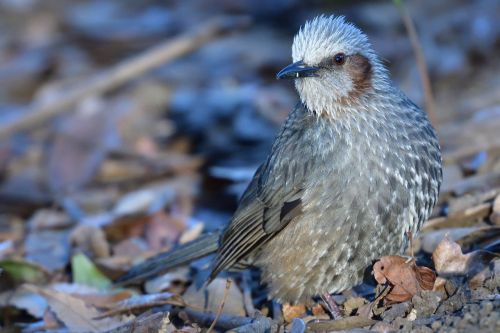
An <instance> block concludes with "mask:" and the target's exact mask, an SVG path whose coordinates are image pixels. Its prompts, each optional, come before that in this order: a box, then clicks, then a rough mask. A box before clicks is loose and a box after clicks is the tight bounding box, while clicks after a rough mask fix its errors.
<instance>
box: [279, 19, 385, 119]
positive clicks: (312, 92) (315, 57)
mask: <svg viewBox="0 0 500 333" xmlns="http://www.w3.org/2000/svg"><path fill="white" fill-rule="evenodd" d="M292 56H293V63H292V64H291V65H289V66H287V67H285V68H284V69H283V70H281V71H280V72H279V73H278V74H277V78H278V79H283V78H292V79H295V86H296V88H297V91H298V92H299V95H300V98H301V100H302V102H303V103H304V104H306V105H307V107H308V109H309V110H311V111H313V112H315V113H317V114H322V113H324V112H335V110H338V109H339V108H341V107H343V106H346V105H355V104H357V103H359V102H360V101H362V100H363V99H364V97H366V96H368V95H369V94H370V92H373V91H374V88H376V86H377V85H382V84H385V83H386V82H387V80H386V78H387V74H386V70H385V69H384V66H383V65H382V64H381V63H380V61H379V60H378V57H377V56H376V54H375V53H374V52H373V50H372V48H371V45H370V43H369V41H368V38H367V37H366V35H365V34H364V33H363V32H361V30H359V29H358V28H356V27H355V26H354V25H352V24H350V23H347V22H345V20H344V17H342V16H338V17H334V16H318V17H316V18H315V19H313V20H312V21H309V22H307V23H306V24H305V25H304V26H303V27H302V28H301V29H300V31H299V32H298V33H297V35H296V36H295V38H294V40H293V47H292Z"/></svg>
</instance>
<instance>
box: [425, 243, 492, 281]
mask: <svg viewBox="0 0 500 333" xmlns="http://www.w3.org/2000/svg"><path fill="white" fill-rule="evenodd" d="M498 257H499V256H498V255H497V254H495V253H492V252H488V251H482V250H478V251H474V252H471V253H467V254H463V253H462V249H461V248H460V245H458V244H457V243H456V242H454V241H452V240H450V239H448V237H445V238H443V240H442V241H441V242H440V243H439V244H438V246H437V247H436V249H435V250H434V252H433V253H432V260H433V261H434V266H435V267H436V272H437V273H438V275H439V276H440V277H442V278H445V279H446V278H447V277H451V276H461V275H463V276H466V277H467V278H468V279H469V286H470V287H471V288H477V287H479V286H480V285H482V283H483V282H484V280H485V279H486V278H487V274H486V273H487V272H486V271H485V270H488V264H489V262H490V261H491V260H492V259H494V258H498ZM442 284H443V281H440V285H442ZM436 287H437V286H436ZM436 287H435V288H436Z"/></svg>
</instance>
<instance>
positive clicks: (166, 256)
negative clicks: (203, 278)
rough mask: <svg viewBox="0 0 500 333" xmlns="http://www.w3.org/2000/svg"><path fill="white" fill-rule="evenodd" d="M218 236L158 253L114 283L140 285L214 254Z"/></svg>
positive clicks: (208, 235) (211, 234)
mask: <svg viewBox="0 0 500 333" xmlns="http://www.w3.org/2000/svg"><path fill="white" fill-rule="evenodd" d="M220 235H221V232H220V231H219V232H213V233H209V234H205V235H202V236H200V237H199V238H197V239H195V240H193V241H191V242H189V243H186V244H183V245H180V246H179V247H177V248H175V249H173V250H172V251H168V252H164V253H160V254H158V255H156V256H154V257H152V258H149V259H147V260H146V261H144V262H142V263H140V264H138V265H136V266H134V267H132V268H131V269H130V270H129V271H128V272H127V273H125V274H124V275H123V276H121V277H120V278H119V279H118V280H117V281H116V283H117V284H118V285H127V284H137V283H141V282H143V281H144V280H146V279H148V278H150V277H153V276H155V275H158V274H161V273H163V272H166V271H168V270H169V269H172V268H175V267H178V266H181V265H184V264H187V263H189V262H191V261H193V260H196V259H199V258H201V257H204V256H206V255H209V254H211V253H214V252H216V251H217V249H218V248H219V238H220Z"/></svg>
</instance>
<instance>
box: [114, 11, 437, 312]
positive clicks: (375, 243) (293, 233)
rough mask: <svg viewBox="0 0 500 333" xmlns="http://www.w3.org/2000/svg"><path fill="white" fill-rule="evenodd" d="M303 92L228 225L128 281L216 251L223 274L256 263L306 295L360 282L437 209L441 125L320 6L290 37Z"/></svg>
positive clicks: (276, 294)
mask: <svg viewBox="0 0 500 333" xmlns="http://www.w3.org/2000/svg"><path fill="white" fill-rule="evenodd" d="M292 59H293V61H292V63H291V64H290V65H288V66H286V67H285V68H284V69H283V70H281V71H280V72H279V73H278V74H277V78H278V79H291V80H293V81H294V84H295V88H296V90H297V92H298V95H299V98H300V101H299V102H298V104H297V106H296V107H295V108H294V109H293V110H292V111H291V112H290V113H289V115H288V117H287V119H286V120H285V122H284V124H283V125H282V127H281V129H280V131H279V133H278V134H277V137H276V139H275V141H274V143H273V145H272V149H271V152H270V154H269V155H268V157H267V159H266V160H265V161H264V162H263V163H262V164H261V165H260V167H259V168H258V169H257V171H256V172H255V175H254V176H253V178H252V180H251V182H250V183H249V185H248V187H247V188H246V190H245V191H244V193H243V195H242V197H241V198H240V201H239V204H238V207H237V209H236V211H235V213H234V215H233V217H232V219H231V220H230V222H229V224H228V225H227V227H225V229H224V230H222V231H220V232H215V233H211V234H206V235H203V236H201V237H200V238H199V239H197V240H195V241H193V242H191V243H188V244H185V245H181V246H180V247H178V248H177V249H174V250H173V251H170V252H166V253H162V254H160V255H158V256H156V257H153V258H152V259H149V260H146V261H145V262H143V263H142V264H139V265H138V266H136V267H133V268H132V269H131V270H130V271H129V272H128V273H126V274H125V275H124V276H123V277H122V278H121V279H120V280H119V282H121V283H131V282H134V281H135V282H137V281H140V280H141V279H142V280H143V279H145V278H147V277H149V276H152V275H156V274H158V273H160V272H163V271H165V270H168V269H170V268H173V267H176V266H179V265H181V264H185V263H186V262H189V261H191V260H194V259H197V258H200V257H202V256H206V255H208V254H211V253H216V255H215V258H214V260H213V264H212V267H211V273H210V278H209V279H210V280H212V279H214V278H215V277H216V276H217V275H218V274H219V273H220V272H222V271H227V270H238V269H244V268H246V267H252V266H253V267H257V268H259V269H260V271H261V280H262V283H263V284H265V285H267V287H268V290H269V297H270V298H273V299H275V300H276V301H278V302H289V303H292V304H296V303H308V302H309V300H310V299H312V298H314V297H316V296H321V295H330V294H334V293H340V292H342V291H345V290H347V289H349V288H351V287H353V286H355V285H357V284H359V283H360V282H361V281H362V279H363V275H364V272H365V270H366V269H367V268H368V267H370V265H371V264H372V263H373V262H374V261H375V260H376V259H377V258H380V257H382V256H385V255H390V254H396V253H402V252H404V250H405V248H406V246H407V244H408V234H409V233H411V234H413V235H415V234H417V232H418V230H419V229H420V227H421V226H422V224H423V223H424V222H425V221H426V219H427V218H428V217H429V216H430V214H431V213H432V209H433V207H434V205H435V203H436V201H437V197H438V194H439V188H440V185H441V181H442V160H441V152H440V146H439V142H438V138H437V135H436V131H435V130H434V128H433V126H432V125H431V123H430V121H429V119H428V117H427V115H426V113H425V112H424V111H423V110H422V109H421V108H419V107H418V106H417V105H415V104H414V103H413V102H412V101H411V100H410V99H409V98H408V97H407V96H406V95H405V94H404V93H403V92H402V91H401V90H400V89H398V88H397V87H396V85H395V84H394V83H393V82H392V81H391V79H390V76H389V72H388V70H387V69H386V67H385V66H384V64H383V62H382V60H381V58H380V57H379V56H378V55H377V54H376V53H375V51H374V50H373V48H372V46H371V44H370V42H369V40H368V37H367V36H366V35H365V34H364V33H363V32H362V31H361V30H360V29H359V28H357V27H356V26H355V25H353V24H352V23H349V22H348V21H346V19H345V17H343V16H334V15H321V16H318V17H315V18H314V19H312V20H310V21H308V22H306V23H305V24H304V25H303V26H302V27H301V28H300V30H299V31H298V33H297V34H296V35H295V37H294V39H293V45H292Z"/></svg>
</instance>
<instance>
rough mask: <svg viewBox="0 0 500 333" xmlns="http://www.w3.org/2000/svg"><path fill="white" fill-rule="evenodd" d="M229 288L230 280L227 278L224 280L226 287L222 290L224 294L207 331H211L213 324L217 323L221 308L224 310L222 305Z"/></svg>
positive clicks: (208, 332)
mask: <svg viewBox="0 0 500 333" xmlns="http://www.w3.org/2000/svg"><path fill="white" fill-rule="evenodd" d="M230 288H231V280H229V279H227V280H226V289H225V290H224V296H223V297H222V302H221V303H220V305H219V309H218V310H217V314H216V315H215V319H214V321H213V322H212V324H211V325H210V327H209V328H208V331H207V333H211V332H212V330H213V329H214V327H215V324H217V321H218V320H219V318H220V315H221V314H222V310H224V305H225V304H226V300H227V296H228V295H229V289H230Z"/></svg>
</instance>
